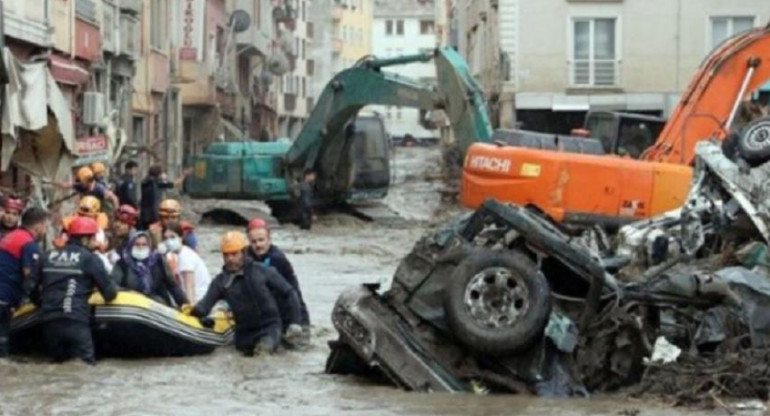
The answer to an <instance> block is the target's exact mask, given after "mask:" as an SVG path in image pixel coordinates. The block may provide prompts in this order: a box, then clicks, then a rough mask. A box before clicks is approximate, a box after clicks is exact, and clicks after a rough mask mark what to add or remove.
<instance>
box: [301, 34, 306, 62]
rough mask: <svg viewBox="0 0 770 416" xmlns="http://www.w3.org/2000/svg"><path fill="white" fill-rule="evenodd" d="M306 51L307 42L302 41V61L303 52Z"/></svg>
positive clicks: (303, 57)
mask: <svg viewBox="0 0 770 416" xmlns="http://www.w3.org/2000/svg"><path fill="white" fill-rule="evenodd" d="M306 49H307V41H306V40H305V39H302V59H305V52H306Z"/></svg>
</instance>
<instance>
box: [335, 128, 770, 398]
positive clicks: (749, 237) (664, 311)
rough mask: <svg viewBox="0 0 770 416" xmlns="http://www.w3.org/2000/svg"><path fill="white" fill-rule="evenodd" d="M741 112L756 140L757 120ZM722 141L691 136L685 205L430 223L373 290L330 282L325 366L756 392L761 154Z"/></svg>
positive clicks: (765, 329)
mask: <svg viewBox="0 0 770 416" xmlns="http://www.w3.org/2000/svg"><path fill="white" fill-rule="evenodd" d="M763 123H764V124H763ZM753 125H754V126H759V128H761V129H764V130H763V131H762V132H760V133H762V134H759V135H758V136H763V135H764V136H765V137H766V138H768V139H770V119H764V120H763V121H760V122H758V123H755V124H753ZM725 149H727V150H725ZM725 149H723V147H722V146H721V145H719V144H716V143H711V142H701V143H699V144H698V146H697V149H696V155H697V156H696V166H695V169H694V172H693V185H692V187H691V190H690V193H689V194H688V197H687V199H686V202H685V204H684V205H683V206H682V207H681V208H680V209H678V210H676V211H672V212H669V213H666V214H664V215H662V216H659V217H656V218H653V219H649V220H644V221H639V222H636V223H631V224H628V225H625V226H623V227H621V228H620V230H619V231H618V232H617V233H614V234H612V235H609V234H607V233H606V232H604V231H603V230H601V229H598V228H596V229H588V230H585V229H582V230H577V231H576V230H573V229H568V228H563V227H560V226H558V225H556V224H554V223H552V222H551V221H549V220H548V219H547V218H544V217H543V216H542V215H541V214H540V213H538V212H535V211H533V210H530V209H527V208H523V207H518V206H514V205H507V204H502V203H499V202H495V201H487V202H485V203H484V204H483V206H482V207H481V208H480V209H479V210H477V211H476V212H474V213H473V214H471V215H469V216H465V217H462V218H459V219H457V220H455V221H452V222H450V223H448V224H445V226H444V227H443V228H442V229H440V230H439V231H437V232H434V233H430V234H428V235H426V236H424V237H423V239H421V240H420V241H419V242H418V243H417V244H416V245H415V247H414V249H413V250H412V252H411V253H410V254H409V255H408V256H407V257H406V258H404V259H403V260H402V262H401V264H400V265H399V268H398V270H397V271H396V274H395V276H394V278H393V282H392V286H391V288H390V289H389V290H388V291H386V292H384V293H382V294H381V293H379V292H378V291H377V290H376V289H375V288H373V287H371V286H364V287H363V288H357V289H354V290H350V291H348V292H345V293H344V294H343V295H342V296H340V298H339V300H338V302H337V305H336V306H335V309H334V312H333V315H332V320H333V322H334V325H335V327H336V329H337V330H338V331H339V333H340V339H339V341H336V342H335V343H333V345H332V354H331V356H330V359H329V363H328V367H327V371H329V372H331V373H350V372H355V370H354V369H355V368H359V369H360V368H377V369H380V370H381V372H382V373H383V374H384V375H386V376H387V377H388V378H389V379H390V380H392V381H393V382H394V383H395V384H397V385H401V386H403V387H405V388H408V389H414V390H428V391H500V392H514V393H517V392H523V391H524V392H531V393H536V394H539V395H549V396H565V395H587V394H590V393H593V392H599V391H616V390H619V389H622V388H628V387H632V386H633V388H634V391H635V392H636V393H637V394H654V395H661V394H662V395H666V396H672V395H673V396H674V397H675V398H676V400H677V401H678V402H680V403H685V404H690V403H694V402H699V401H702V400H704V399H706V400H708V401H709V402H713V398H718V397H729V396H732V397H740V398H759V399H763V400H764V399H767V398H768V392H769V391H770V375H768V373H770V364H765V362H767V358H770V249H768V244H769V243H770V163H763V162H766V161H767V160H769V159H770V153H769V154H767V155H766V156H765V157H764V158H761V157H756V158H750V159H749V160H746V159H743V158H742V156H738V154H739V153H740V152H731V151H729V143H727V146H726V147H725ZM768 149H770V147H768ZM744 155H745V153H744ZM753 155H755V156H757V155H758V153H757V152H754V153H753ZM351 363H357V364H356V365H351Z"/></svg>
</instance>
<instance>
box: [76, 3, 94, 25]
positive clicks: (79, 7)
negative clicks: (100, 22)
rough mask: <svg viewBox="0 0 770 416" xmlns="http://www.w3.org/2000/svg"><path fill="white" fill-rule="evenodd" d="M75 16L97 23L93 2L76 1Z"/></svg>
mask: <svg viewBox="0 0 770 416" xmlns="http://www.w3.org/2000/svg"><path fill="white" fill-rule="evenodd" d="M75 14H76V15H77V16H78V17H79V18H81V19H84V20H87V21H89V22H93V23H97V19H96V4H95V3H94V1H93V0H77V1H76V2H75Z"/></svg>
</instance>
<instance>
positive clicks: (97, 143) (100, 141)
mask: <svg viewBox="0 0 770 416" xmlns="http://www.w3.org/2000/svg"><path fill="white" fill-rule="evenodd" d="M108 149H109V143H108V142H107V137H105V136H90V137H78V138H77V139H75V150H76V151H77V154H78V156H91V155H93V154H95V153H104V152H107V150H108Z"/></svg>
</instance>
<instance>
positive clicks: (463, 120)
mask: <svg viewBox="0 0 770 416" xmlns="http://www.w3.org/2000/svg"><path fill="white" fill-rule="evenodd" d="M435 64H436V77H437V79H438V88H439V90H438V93H439V97H440V99H441V100H442V104H443V107H444V108H443V109H444V112H445V113H446V115H447V117H448V118H449V122H450V124H451V125H452V131H453V132H454V135H455V142H456V144H457V146H458V148H459V150H460V153H461V154H462V155H465V152H466V150H468V146H470V145H471V144H473V143H476V142H482V143H487V142H490V141H491V137H492V123H491V122H490V121H489V113H488V112H487V106H486V103H485V100H484V93H483V91H482V89H481V87H479V85H478V84H477V83H476V81H475V80H474V79H473V76H472V75H471V73H470V69H469V68H468V64H467V63H466V62H465V59H463V57H462V56H460V54H459V53H457V51H455V50H454V49H452V48H443V49H439V50H437V51H436V60H435Z"/></svg>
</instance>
